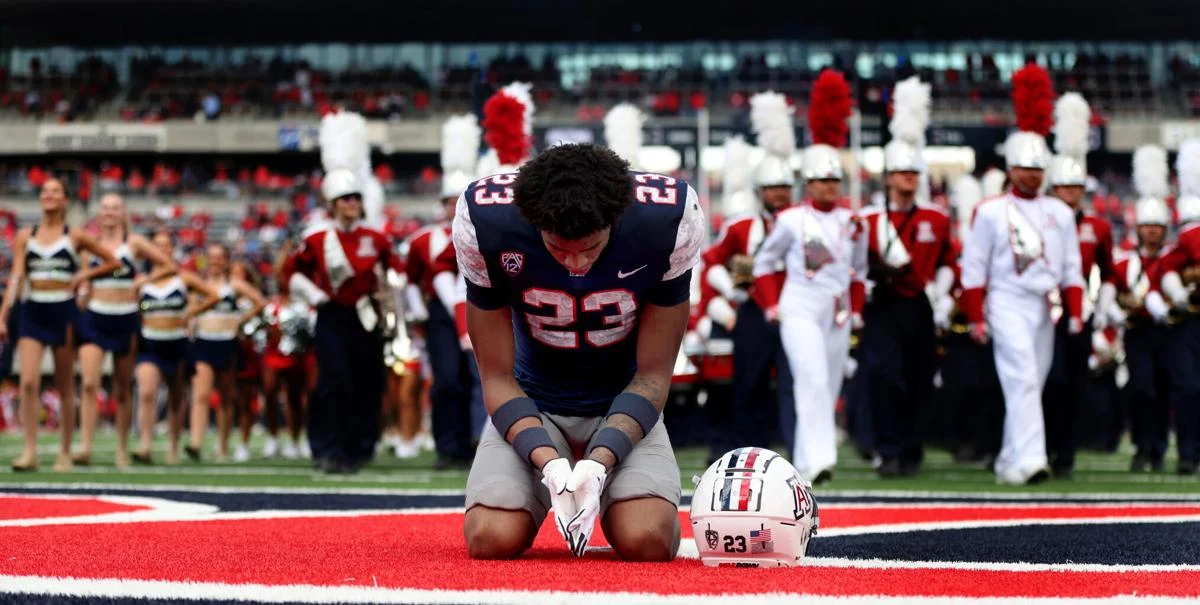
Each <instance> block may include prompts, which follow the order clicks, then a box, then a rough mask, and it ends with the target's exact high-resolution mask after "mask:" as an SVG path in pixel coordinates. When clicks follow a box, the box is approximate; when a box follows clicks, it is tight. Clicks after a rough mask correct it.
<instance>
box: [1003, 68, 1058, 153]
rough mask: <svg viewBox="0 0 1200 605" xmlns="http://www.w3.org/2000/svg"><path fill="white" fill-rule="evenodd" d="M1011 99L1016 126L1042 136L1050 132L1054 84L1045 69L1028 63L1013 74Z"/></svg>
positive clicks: (1052, 122)
mask: <svg viewBox="0 0 1200 605" xmlns="http://www.w3.org/2000/svg"><path fill="white" fill-rule="evenodd" d="M1012 100H1013V109H1014V110H1015V111H1016V114H1017V128H1019V129H1021V130H1024V131H1028V132H1036V133H1037V134H1040V135H1042V136H1043V137H1044V136H1046V135H1048V134H1050V127H1051V126H1053V125H1054V120H1053V114H1054V84H1053V83H1051V81H1050V74H1049V73H1047V72H1046V70H1045V69H1042V68H1041V67H1040V66H1038V65H1036V64H1033V63H1030V64H1029V65H1026V66H1025V67H1023V68H1021V70H1020V71H1018V72H1017V73H1015V74H1013V77H1012Z"/></svg>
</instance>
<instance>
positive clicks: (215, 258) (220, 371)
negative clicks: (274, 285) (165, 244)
mask: <svg viewBox="0 0 1200 605" xmlns="http://www.w3.org/2000/svg"><path fill="white" fill-rule="evenodd" d="M205 273H206V274H207V275H206V277H205V279H206V281H207V283H208V284H209V286H210V287H211V288H213V289H215V290H216V291H217V296H218V300H217V302H216V305H215V306H213V307H212V310H211V311H208V312H206V313H204V314H203V315H201V316H200V317H199V318H198V319H197V320H196V330H195V333H194V338H193V340H192V362H193V364H194V369H195V373H194V374H193V375H192V419H191V428H192V440H191V444H189V445H188V446H187V447H185V448H184V452H186V453H187V455H188V457H189V458H191V459H192V460H199V459H200V448H201V446H203V444H204V431H205V429H207V428H208V401H209V398H210V397H211V396H212V391H213V386H214V385H216V386H217V387H218V389H219V393H220V395H221V407H222V408H223V409H224V410H225V411H224V412H223V413H224V414H226V417H225V418H226V421H225V422H223V423H221V424H222V425H223V427H222V431H221V432H222V434H223V438H222V439H221V440H220V442H219V445H218V451H217V459H218V460H225V459H227V458H228V455H229V452H228V450H227V449H226V448H227V446H228V442H229V435H228V434H229V425H230V423H229V422H228V418H229V416H228V414H229V410H231V409H233V408H232V404H233V399H234V381H235V379H236V378H237V367H236V365H235V361H236V359H235V357H236V355H235V354H236V352H237V346H238V344H237V337H238V334H239V333H240V332H241V328H242V324H244V323H246V322H247V321H250V320H251V319H253V318H254V317H257V316H258V314H259V313H262V310H263V308H264V307H266V306H267V301H266V299H264V298H263V295H262V293H261V292H259V291H258V289H257V288H255V287H254V286H251V285H250V284H248V283H246V281H245V280H244V279H236V278H233V277H232V276H230V274H229V253H228V252H227V251H226V250H225V247H224V246H222V245H220V244H213V245H212V246H209V247H208V267H207V268H206V271H205ZM242 297H244V298H248V299H250V301H251V302H253V303H254V305H253V306H252V307H251V308H250V309H249V310H248V311H242V310H240V309H239V308H238V299H239V298H242ZM219 419H220V416H218V420H219Z"/></svg>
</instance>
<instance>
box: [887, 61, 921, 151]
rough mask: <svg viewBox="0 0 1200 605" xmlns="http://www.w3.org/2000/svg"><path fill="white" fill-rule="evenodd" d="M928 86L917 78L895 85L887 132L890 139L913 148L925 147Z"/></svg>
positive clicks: (913, 77)
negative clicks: (890, 119)
mask: <svg viewBox="0 0 1200 605" xmlns="http://www.w3.org/2000/svg"><path fill="white" fill-rule="evenodd" d="M929 90H930V86H929V85H928V84H925V83H923V82H921V80H920V79H919V78H917V76H912V77H911V78H908V79H906V80H901V81H899V82H897V83H896V87H895V89H894V90H893V91H892V121H891V122H889V123H888V131H889V132H891V133H892V138H895V139H900V140H901V141H904V142H905V143H908V144H909V145H912V146H913V147H916V148H918V149H921V148H923V147H925V130H926V129H928V128H929V106H930V93H929Z"/></svg>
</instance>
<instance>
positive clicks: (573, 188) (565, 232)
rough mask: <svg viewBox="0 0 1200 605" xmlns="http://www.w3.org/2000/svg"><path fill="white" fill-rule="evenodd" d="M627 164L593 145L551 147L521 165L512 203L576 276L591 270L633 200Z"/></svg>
mask: <svg viewBox="0 0 1200 605" xmlns="http://www.w3.org/2000/svg"><path fill="white" fill-rule="evenodd" d="M633 192H634V186H633V179H632V178H631V177H630V176H629V163H628V162H626V161H625V160H623V159H621V157H620V156H618V155H617V154H616V153H614V152H613V151H612V150H609V149H606V148H604V147H600V146H598V145H591V144H566V145H558V146H556V147H552V148H550V149H548V150H546V151H544V152H542V153H541V154H540V155H538V156H537V157H536V158H534V159H533V160H530V161H529V163H527V164H525V165H524V166H523V167H522V168H521V172H520V173H519V174H518V176H517V180H516V183H515V184H514V185H513V203H515V204H516V205H517V208H518V209H519V210H520V211H521V216H523V217H524V218H525V220H527V221H529V223H530V224H532V225H533V226H534V227H536V228H537V230H538V231H540V232H541V234H542V243H544V244H545V246H546V250H548V251H549V252H550V255H551V256H553V257H554V260H556V261H558V262H559V263H560V264H561V265H562V266H563V267H565V268H566V269H567V270H568V271H570V272H571V273H572V274H574V275H584V274H586V273H587V272H588V270H589V269H591V267H592V265H593V264H594V263H595V262H596V259H597V258H599V257H600V253H602V252H603V251H604V247H605V246H606V245H608V239H609V235H610V233H611V231H612V226H613V224H614V223H615V222H616V220H617V218H618V217H620V216H621V214H622V213H623V212H625V209H626V208H628V207H629V205H630V204H631V203H632V202H633Z"/></svg>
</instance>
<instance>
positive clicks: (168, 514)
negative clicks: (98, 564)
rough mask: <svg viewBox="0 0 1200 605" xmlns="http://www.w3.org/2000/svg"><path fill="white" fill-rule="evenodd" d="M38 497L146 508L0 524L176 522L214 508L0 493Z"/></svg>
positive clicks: (140, 500)
mask: <svg viewBox="0 0 1200 605" xmlns="http://www.w3.org/2000/svg"><path fill="white" fill-rule="evenodd" d="M5 496H9V497H19V498H41V499H47V500H48V499H54V500H61V499H64V498H65V499H73V500H93V499H94V500H103V501H107V502H112V503H114V504H126V505H129V506H149V507H150V510H137V511H132V512H113V513H101V514H97V515H80V516H75V517H42V518H35V519H4V520H0V527H35V526H39V525H86V524H91V523H140V522H143V521H180V520H184V519H193V518H196V517H197V516H199V515H207V514H211V513H215V512H216V511H217V510H218V508H217V507H216V506H213V505H211V504H197V503H195V502H179V501H175V500H164V499H162V498H147V497H143V496H108V495H104V496H90V495H69V494H28V493H21V492H0V497H5Z"/></svg>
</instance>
